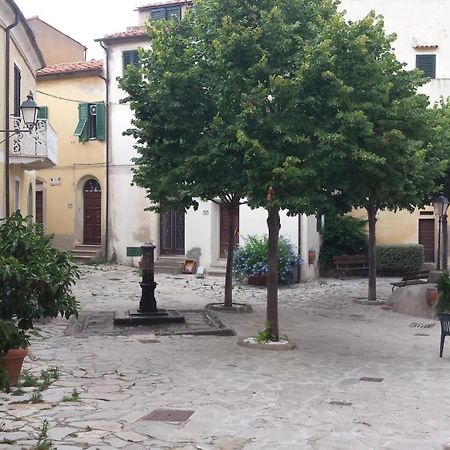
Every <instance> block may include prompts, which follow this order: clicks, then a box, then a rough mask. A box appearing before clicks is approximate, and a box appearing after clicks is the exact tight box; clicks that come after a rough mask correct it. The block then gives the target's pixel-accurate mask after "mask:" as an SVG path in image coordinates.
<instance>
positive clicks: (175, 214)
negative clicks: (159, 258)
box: [160, 210, 184, 255]
mask: <svg viewBox="0 0 450 450" xmlns="http://www.w3.org/2000/svg"><path fill="white" fill-rule="evenodd" d="M160 217H161V224H160V233H161V254H162V255H184V210H177V211H167V212H163V213H161V216H160Z"/></svg>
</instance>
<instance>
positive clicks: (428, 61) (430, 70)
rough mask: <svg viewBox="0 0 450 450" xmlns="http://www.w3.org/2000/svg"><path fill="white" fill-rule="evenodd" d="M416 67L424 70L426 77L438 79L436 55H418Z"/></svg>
mask: <svg viewBox="0 0 450 450" xmlns="http://www.w3.org/2000/svg"><path fill="white" fill-rule="evenodd" d="M416 67H417V68H418V69H421V70H423V71H424V73H425V76H427V77H430V78H436V55H416Z"/></svg>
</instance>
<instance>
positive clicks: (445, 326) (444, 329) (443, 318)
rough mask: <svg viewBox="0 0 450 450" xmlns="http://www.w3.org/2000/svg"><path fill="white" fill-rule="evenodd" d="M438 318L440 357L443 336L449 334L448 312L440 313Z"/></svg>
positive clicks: (443, 341) (449, 318)
mask: <svg viewBox="0 0 450 450" xmlns="http://www.w3.org/2000/svg"><path fill="white" fill-rule="evenodd" d="M438 318H439V320H440V322H441V350H440V352H439V357H440V358H442V352H443V351H444V343H445V336H450V314H448V313H440V314H438Z"/></svg>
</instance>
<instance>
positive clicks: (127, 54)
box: [122, 50, 139, 75]
mask: <svg viewBox="0 0 450 450" xmlns="http://www.w3.org/2000/svg"><path fill="white" fill-rule="evenodd" d="M122 62H123V74H124V75H125V71H126V69H127V67H128V66H139V53H138V51H137V50H125V51H124V52H122Z"/></svg>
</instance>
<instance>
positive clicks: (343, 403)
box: [328, 400, 353, 406]
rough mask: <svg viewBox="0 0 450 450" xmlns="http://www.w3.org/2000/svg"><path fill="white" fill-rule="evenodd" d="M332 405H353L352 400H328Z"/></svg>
mask: <svg viewBox="0 0 450 450" xmlns="http://www.w3.org/2000/svg"><path fill="white" fill-rule="evenodd" d="M328 403H329V404H330V405H337V406H352V405H353V403H352V402H347V401H345V400H332V401H331V402H328Z"/></svg>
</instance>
